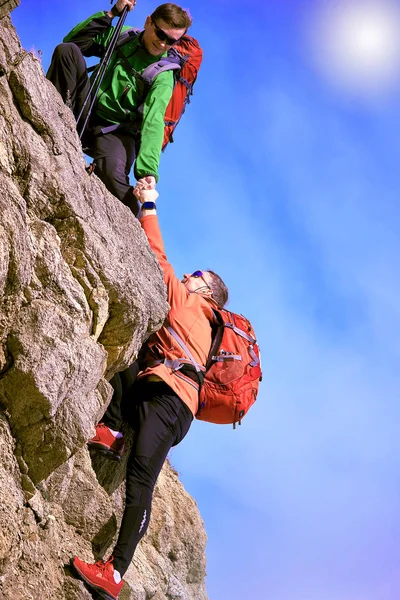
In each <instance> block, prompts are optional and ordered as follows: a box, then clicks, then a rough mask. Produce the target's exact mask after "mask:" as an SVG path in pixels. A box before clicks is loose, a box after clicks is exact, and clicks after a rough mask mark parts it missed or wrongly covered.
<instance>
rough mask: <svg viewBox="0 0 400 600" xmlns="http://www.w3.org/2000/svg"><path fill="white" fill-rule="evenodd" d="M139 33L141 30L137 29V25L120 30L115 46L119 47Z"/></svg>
mask: <svg viewBox="0 0 400 600" xmlns="http://www.w3.org/2000/svg"><path fill="white" fill-rule="evenodd" d="M140 33H142V30H141V29H138V28H137V27H129V29H125V31H122V33H121V34H120V36H119V37H118V40H117V43H116V44H115V47H116V48H120V47H121V46H123V45H124V44H127V43H128V42H130V41H131V40H132V39H133V38H135V37H136V36H138V35H139V34H140Z"/></svg>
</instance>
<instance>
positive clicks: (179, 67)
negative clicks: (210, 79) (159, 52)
mask: <svg viewBox="0 0 400 600" xmlns="http://www.w3.org/2000/svg"><path fill="white" fill-rule="evenodd" d="M140 32H141V31H140V29H136V28H133V27H130V28H128V29H126V30H124V31H123V32H122V34H121V35H120V37H119V38H118V42H117V53H118V55H119V56H120V58H121V59H122V60H126V59H125V57H124V56H123V55H121V53H120V48H121V46H123V45H124V44H126V43H127V42H128V41H129V40H130V39H131V38H132V36H136V35H139V34H140ZM202 59H203V51H202V49H201V48H200V45H199V42H198V41H197V40H196V39H194V38H193V37H191V36H190V35H187V34H185V35H184V36H182V38H181V39H180V41H179V43H178V44H175V46H172V47H171V48H170V49H169V50H168V56H164V57H162V58H160V60H159V61H158V62H155V63H152V64H151V65H149V66H148V67H146V69H145V70H144V71H143V73H142V74H141V75H140V74H139V73H137V72H136V71H135V76H136V77H139V78H140V79H142V80H143V82H144V83H145V84H146V85H147V86H148V88H150V87H151V84H152V83H153V81H154V79H155V78H156V77H157V75H159V74H160V73H162V72H163V71H171V70H173V71H174V89H173V92H172V96H171V99H170V101H169V104H168V106H167V108H166V111H165V116H164V123H165V127H164V139H163V143H162V150H163V151H164V150H165V148H166V146H167V144H168V143H169V142H173V141H174V140H173V138H172V134H173V132H174V131H175V127H176V126H177V125H178V123H179V121H180V118H181V116H182V115H183V113H184V112H185V109H186V105H187V104H189V103H190V96H191V95H192V94H193V86H194V84H195V81H196V79H197V74H198V72H199V69H200V65H201V61H202ZM126 68H127V69H128V71H134V69H133V68H132V67H131V66H130V65H129V63H127V64H126Z"/></svg>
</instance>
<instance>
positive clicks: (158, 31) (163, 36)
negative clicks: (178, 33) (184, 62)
mask: <svg viewBox="0 0 400 600" xmlns="http://www.w3.org/2000/svg"><path fill="white" fill-rule="evenodd" d="M151 22H152V23H153V27H154V32H155V34H156V36H157V37H158V39H159V40H161V41H162V42H165V43H166V44H167V45H168V46H174V45H175V44H177V43H178V42H180V41H181V38H178V39H177V40H175V39H174V38H171V37H169V35H167V34H166V33H165V31H164V30H163V29H161V27H159V26H158V25H157V23H155V22H154V21H153V19H152V20H151Z"/></svg>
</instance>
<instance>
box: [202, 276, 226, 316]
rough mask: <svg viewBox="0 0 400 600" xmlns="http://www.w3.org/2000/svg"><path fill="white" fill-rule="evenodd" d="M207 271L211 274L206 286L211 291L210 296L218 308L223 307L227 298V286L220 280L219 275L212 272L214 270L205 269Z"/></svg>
mask: <svg viewBox="0 0 400 600" xmlns="http://www.w3.org/2000/svg"><path fill="white" fill-rule="evenodd" d="M207 273H210V275H211V281H210V283H209V286H208V287H209V288H210V290H211V291H212V297H213V298H214V300H215V302H216V303H217V304H218V306H219V307H220V308H223V307H224V306H225V304H226V303H227V302H228V299H229V292H228V288H227V287H226V285H225V283H224V282H223V281H222V279H221V277H220V276H219V275H217V274H216V273H214V271H211V270H210V269H207Z"/></svg>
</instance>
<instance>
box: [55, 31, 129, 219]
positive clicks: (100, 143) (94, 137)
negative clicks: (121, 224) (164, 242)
mask: <svg viewBox="0 0 400 600" xmlns="http://www.w3.org/2000/svg"><path fill="white" fill-rule="evenodd" d="M47 79H49V80H50V81H51V82H52V83H53V85H54V86H55V88H56V89H57V90H58V92H59V93H60V94H61V97H62V99H63V101H64V102H65V103H66V104H67V105H68V106H69V107H70V108H71V110H72V112H73V113H74V115H75V119H77V118H78V116H79V113H80V111H81V110H82V107H83V105H84V102H85V99H86V97H87V95H88V93H89V90H90V80H89V76H88V73H87V68H86V61H85V59H84V57H83V54H82V52H81V51H80V50H79V48H78V46H77V45H76V44H74V43H72V42H67V43H64V44H59V45H58V46H57V47H56V48H55V50H54V52H53V56H52V60H51V64H50V67H49V70H48V72H47ZM89 105H90V102H88V103H87V105H86V107H85V111H84V112H85V113H87V110H88V108H89ZM93 111H94V112H93V114H92V115H91V117H90V122H89V127H88V129H87V131H86V132H85V134H84V141H85V144H86V145H87V146H88V148H87V153H88V154H89V156H92V158H93V160H94V162H95V165H96V167H95V173H96V175H97V176H98V177H99V178H100V179H101V180H102V182H103V183H104V185H105V186H106V187H107V189H108V190H109V191H110V192H111V193H112V194H113V195H114V196H116V197H117V198H118V199H119V200H121V202H123V203H124V204H125V205H126V206H128V207H129V208H130V209H131V211H132V212H133V213H134V214H135V215H137V213H138V202H137V200H136V197H135V195H134V194H133V190H132V186H131V184H130V183H129V172H130V170H131V168H132V165H133V163H134V161H135V159H136V155H137V151H138V144H139V138H138V135H137V134H133V133H132V134H130V133H128V132H126V131H123V130H121V131H120V130H118V131H113V132H110V133H107V134H105V135H102V134H101V133H100V130H101V128H102V126H104V127H106V126H108V125H110V123H106V122H101V121H99V119H98V117H97V116H96V113H95V108H93ZM83 123H84V117H82V119H81V120H80V123H79V124H78V128H79V125H82V124H83Z"/></svg>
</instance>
